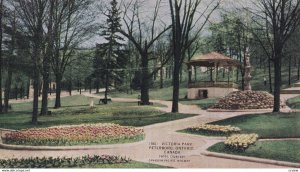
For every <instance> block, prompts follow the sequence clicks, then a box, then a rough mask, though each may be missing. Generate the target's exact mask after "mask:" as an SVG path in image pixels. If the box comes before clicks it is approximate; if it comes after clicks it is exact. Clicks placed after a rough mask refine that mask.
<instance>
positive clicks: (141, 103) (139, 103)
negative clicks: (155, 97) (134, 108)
mask: <svg viewBox="0 0 300 172" xmlns="http://www.w3.org/2000/svg"><path fill="white" fill-rule="evenodd" d="M138 105H139V106H150V105H151V106H153V102H149V103H143V102H142V101H138Z"/></svg>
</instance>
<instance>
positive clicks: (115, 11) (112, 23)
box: [100, 0, 126, 104]
mask: <svg viewBox="0 0 300 172" xmlns="http://www.w3.org/2000/svg"><path fill="white" fill-rule="evenodd" d="M120 14H121V12H120V10H119V7H118V2H117V1H116V0H112V1H111V2H110V7H108V8H107V11H106V12H105V13H104V15H105V16H106V18H107V20H106V24H105V25H104V26H103V27H102V33H101V34H100V35H101V36H103V37H104V39H105V40H106V43H103V44H102V46H101V47H102V48H103V51H104V64H105V66H104V70H103V71H104V74H105V81H104V83H105V94H104V104H107V96H108V91H109V86H110V83H111V80H112V79H113V80H117V79H120V78H118V77H117V76H118V74H117V73H116V71H115V70H114V69H118V68H122V66H123V67H124V66H125V65H126V63H120V61H121V60H122V59H120V52H121V51H122V41H124V39H123V38H122V37H121V36H120V35H118V34H119V32H118V31H119V30H120V29H121V26H122V25H121V17H120ZM124 61H125V60H124ZM124 61H123V62H124Z"/></svg>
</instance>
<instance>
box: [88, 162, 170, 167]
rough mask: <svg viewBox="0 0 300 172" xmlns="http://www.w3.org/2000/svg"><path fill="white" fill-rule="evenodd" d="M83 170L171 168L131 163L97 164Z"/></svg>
mask: <svg viewBox="0 0 300 172" xmlns="http://www.w3.org/2000/svg"><path fill="white" fill-rule="evenodd" d="M83 168H171V167H167V166H161V165H156V164H150V163H143V162H137V161H132V162H129V163H124V164H103V165H102V164H99V165H92V166H83Z"/></svg>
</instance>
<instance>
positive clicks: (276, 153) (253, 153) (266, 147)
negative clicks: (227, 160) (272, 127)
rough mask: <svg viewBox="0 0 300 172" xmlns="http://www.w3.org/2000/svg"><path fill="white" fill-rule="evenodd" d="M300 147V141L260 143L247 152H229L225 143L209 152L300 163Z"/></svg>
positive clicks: (210, 149) (213, 147)
mask: <svg viewBox="0 0 300 172" xmlns="http://www.w3.org/2000/svg"><path fill="white" fill-rule="evenodd" d="M299 147H300V141H258V142H257V143H256V144H255V145H253V146H250V147H249V148H248V149H247V150H246V151H245V152H232V151H229V150H228V149H226V148H225V144H224V143H217V144H215V145H213V146H212V147H210V148H208V151H211V152H218V153H226V154H233V155H240V156H249V157H257V158H265V159H272V160H280V161H288V162H296V163H300V149H299Z"/></svg>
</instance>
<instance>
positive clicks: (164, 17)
mask: <svg viewBox="0 0 300 172" xmlns="http://www.w3.org/2000/svg"><path fill="white" fill-rule="evenodd" d="M124 1H125V2H130V1H131V0H124ZM138 1H139V2H140V3H141V4H142V7H141V10H140V11H141V14H142V18H143V21H144V22H151V16H152V15H153V10H154V8H155V4H156V0H138ZM216 1H217V0H202V2H201V4H200V6H199V8H198V15H200V14H201V13H202V12H203V11H204V9H205V8H206V7H207V4H208V3H210V2H213V3H214V2H216ZM250 1H251V0H221V5H220V9H219V10H216V11H215V12H214V13H213V14H212V16H211V17H210V19H209V22H210V23H216V22H219V21H220V14H221V13H222V12H224V11H231V10H235V9H237V8H239V7H241V6H247V5H248V6H249V5H250V4H251V3H252V2H250ZM99 2H101V4H102V5H103V4H105V3H108V2H110V1H108V0H101V1H99ZM120 3H121V0H119V4H120ZM169 11H170V10H169V0H161V7H160V14H159V16H160V17H159V20H160V21H159V22H164V23H166V24H170V23H171V20H170V12H169ZM104 18H105V17H103V15H98V16H97V21H98V22H100V21H103V19H104ZM202 22H203V20H200V21H199V22H198V23H199V25H201V24H202ZM207 26H208V24H207ZM202 34H204V35H207V34H208V31H207V29H204V30H203V32H202ZM102 42H103V39H102V38H101V37H99V36H94V37H93V38H91V39H90V40H87V41H86V42H85V43H84V44H83V46H84V47H93V46H95V45H96V43H102Z"/></svg>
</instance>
